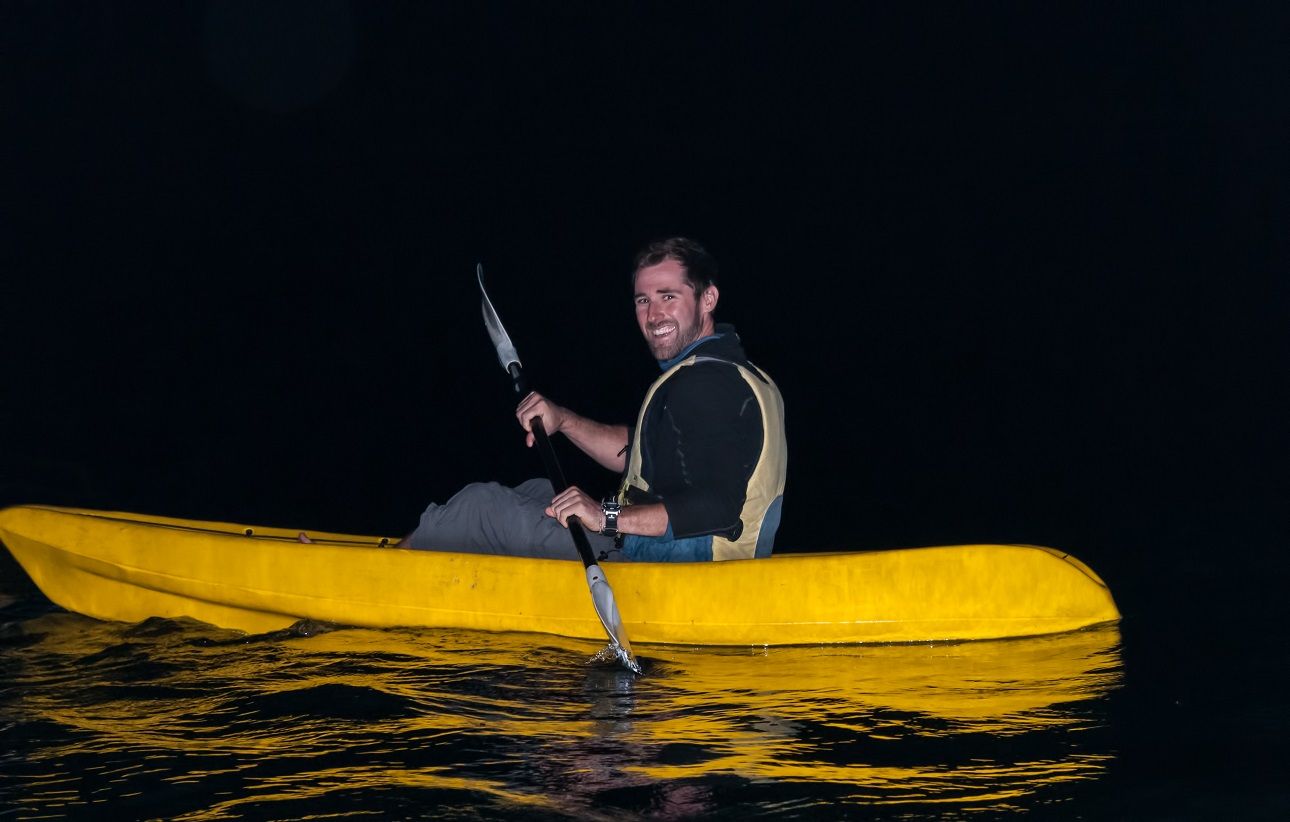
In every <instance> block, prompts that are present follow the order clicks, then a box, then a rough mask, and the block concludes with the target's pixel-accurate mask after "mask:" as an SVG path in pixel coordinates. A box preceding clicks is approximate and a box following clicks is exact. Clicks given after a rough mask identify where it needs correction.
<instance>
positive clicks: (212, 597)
mask: <svg viewBox="0 0 1290 822" xmlns="http://www.w3.org/2000/svg"><path fill="white" fill-rule="evenodd" d="M309 533H310V536H311V538H312V539H313V542H312V543H311V544H302V543H300V542H299V541H297V539H296V535H297V534H298V530H293V529H284V528H263V527H259V526H247V525H237V524H231V523H218V522H201V521H196V520H184V519H173V518H168V517H156V516H145V515H140V514H127V513H116V512H105V511H89V510H80V509H73V508H55V507H48V506H36V505H26V506H17V507H12V508H6V509H4V510H3V511H0V539H3V541H4V543H5V545H7V546H8V548H9V550H10V552H11V553H12V554H13V555H14V557H15V558H16V559H17V560H18V562H19V563H20V564H21V565H22V566H23V568H24V569H25V570H26V572H27V574H28V575H30V576H31V578H32V580H33V581H34V582H35V583H36V585H38V586H39V587H40V589H41V590H42V591H43V592H44V593H45V595H46V596H48V597H49V598H50V599H51V600H53V601H54V602H55V603H57V604H58V605H61V606H62V607H64V608H66V609H68V610H70V611H75V612H77V613H81V614H85V615H87V616H91V617H95V618H98V619H105V620H118V621H124V622H137V621H139V620H143V619H146V618H148V617H153V616H158V617H191V618H193V619H198V620H201V621H203V622H208V623H211V624H214V625H219V626H222V627H226V628H234V629H238V630H242V631H249V632H260V631H270V630H276V629H279V628H285V627H287V626H288V625H291V624H292V623H294V622H296V621H298V620H300V619H314V620H320V621H325V622H333V623H338V624H342V625H353V626H361V627H372V628H383V627H427V628H466V629H473V630H484V631H528V632H536V633H545V634H556V635H560V636H567V637H579V638H585V639H603V638H604V629H603V628H602V626H601V624H600V621H599V619H598V618H597V616H596V612H595V609H594V608H593V606H592V602H591V598H590V596H589V595H588V593H587V583H586V578H585V576H584V573H583V568H582V565H581V563H579V562H576V561H563V560H550V559H520V558H515V557H497V556H486V555H479V554H457V553H448V552H439V551H414V550H408V549H402V548H394V547H390V546H391V544H392V543H393V542H394V540H392V539H382V538H378V537H363V536H350V535H345V534H327V533H319V532H315V531H310V532H309ZM602 567H603V568H604V572H605V575H606V577H607V578H608V580H609V583H610V585H611V586H613V590H614V594H615V597H616V600H617V603H618V608H619V610H620V611H621V613H622V617H623V621H624V625H625V628H626V631H627V635H628V636H629V637H630V638H631V640H632V642H633V643H672V644H680V645H813V644H821V643H869V642H927V641H954V640H973V639H999V638H1006V637H1021V636H1037V635H1041V634H1051V633H1060V632H1063V631H1073V630H1077V629H1080V628H1086V627H1089V626H1093V625H1099V624H1103V623H1109V622H1115V621H1117V620H1118V619H1119V618H1120V613H1119V611H1118V610H1117V609H1116V606H1115V601H1114V600H1113V599H1112V597H1111V592H1110V591H1109V590H1108V588H1107V586H1106V584H1105V583H1104V582H1103V581H1102V580H1101V579H1100V578H1099V577H1098V576H1097V574H1095V573H1094V572H1093V571H1092V569H1090V568H1089V567H1088V566H1086V565H1084V564H1083V563H1082V562H1080V561H1079V560H1078V559H1076V558H1075V557H1073V556H1070V555H1069V554H1067V553H1065V552H1062V551H1057V550H1054V549H1052V548H1041V547H1035V546H1029V545H959V546H951V547H942V548H905V549H898V550H890V551H869V552H859V553H819V554H782V555H776V556H773V557H770V558H769V559H751V560H733V561H729V562H704V563H632V562H622V563H607V564H605V565H604V566H602Z"/></svg>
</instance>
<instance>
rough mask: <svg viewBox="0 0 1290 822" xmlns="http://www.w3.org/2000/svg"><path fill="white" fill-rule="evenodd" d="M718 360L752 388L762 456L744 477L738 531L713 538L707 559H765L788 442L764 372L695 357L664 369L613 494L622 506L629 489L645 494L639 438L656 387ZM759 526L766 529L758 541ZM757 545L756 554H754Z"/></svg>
mask: <svg viewBox="0 0 1290 822" xmlns="http://www.w3.org/2000/svg"><path fill="white" fill-rule="evenodd" d="M703 362H719V363H724V364H725V365H729V366H731V367H733V368H737V369H739V374H740V376H742V377H743V379H744V382H746V383H748V387H749V388H750V389H752V393H753V396H754V397H755V398H756V399H757V404H758V405H759V406H760V407H761V430H762V441H761V454H760V455H759V456H758V458H757V465H756V466H755V467H754V468H753V472H752V476H750V477H749V478H748V486H747V491H746V493H745V494H744V505H743V508H742V509H741V511H740V513H739V521H740V522H741V523H742V526H743V527H742V530H741V531H740V532H739V535H738V536H737V537H735V538H734V539H727V538H726V537H723V536H720V535H717V534H713V535H712V558H713V559H714V560H726V559H752V558H753V557H764V556H769V555H770V551H771V543H772V542H773V539H774V531H775V529H777V528H778V527H779V509H780V505H781V504H782V499H783V496H784V477H785V472H786V469H787V467H788V444H787V442H786V441H785V437H784V398H783V396H781V395H780V393H779V388H777V387H776V386H775V383H774V382H772V381H771V379H770V377H768V376H766V375H765V374H764V373H763V372H761V371H759V370H757V369H755V368H750V367H747V366H743V365H740V364H739V363H735V362H731V361H730V360H725V359H720V358H717V357H705V356H701V355H698V354H696V355H694V356H691V357H687V358H686V359H684V360H682V361H681V362H679V363H677V364H676V365H674V366H672V367H671V368H669V369H668V370H667V371H665V372H664V373H663V375H662V376H660V377H659V378H658V379H657V380H655V381H654V384H653V385H651V386H650V387H649V391H647V392H646V393H645V401H644V402H642V403H641V410H640V413H639V414H638V415H637V418H636V430H635V433H634V435H633V438H632V445H631V450H630V452H629V454H630V458H629V459H628V462H627V466H626V470H625V471H624V473H623V481H622V485H621V486H620V487H619V491H618V501H619V503H620V504H622V505H628V504H630V499H629V496H628V491H629V490H630V489H632V488H636V489H639V490H640V491H643V492H646V493H650V487H649V483H648V482H646V481H645V478H644V477H642V476H641V465H642V448H641V435H642V432H643V431H644V429H645V418H646V412H647V411H649V406H650V403H651V402H652V401H653V399H654V395H655V394H656V393H657V392H658V389H659V388H660V387H661V386H662V385H663V384H664V383H665V382H667V381H668V380H670V379H671V378H672V377H674V376H676V374H677V373H678V372H679V371H680V370H681V369H682V368H687V367H689V366H691V365H694V364H696V363H703ZM763 526H765V527H766V528H767V529H768V530H767V533H766V535H765V538H763V537H762V530H763ZM759 547H760V549H761V550H758V549H759Z"/></svg>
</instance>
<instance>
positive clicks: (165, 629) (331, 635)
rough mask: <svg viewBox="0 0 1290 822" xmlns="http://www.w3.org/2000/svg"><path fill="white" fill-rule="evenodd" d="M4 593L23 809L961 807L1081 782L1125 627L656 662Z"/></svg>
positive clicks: (1090, 777) (904, 811) (1045, 796)
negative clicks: (100, 613) (56, 605)
mask: <svg viewBox="0 0 1290 822" xmlns="http://www.w3.org/2000/svg"><path fill="white" fill-rule="evenodd" d="M24 609H25V612H23V611H24ZM8 610H9V612H10V613H9V614H8V615H9V616H10V617H11V618H10V619H9V620H8V621H7V622H6V624H5V627H4V634H3V643H4V659H5V663H4V676H3V686H4V690H3V697H0V722H2V723H3V725H2V726H0V727H2V731H0V733H2V735H3V738H4V740H5V754H4V773H5V776H4V781H3V783H0V784H3V796H4V798H5V804H6V805H7V806H8V807H9V808H10V809H11V810H13V811H15V812H17V814H18V815H19V816H22V817H24V818H42V817H60V816H81V815H89V814H91V813H94V812H96V810H98V809H103V810H107V809H110V810H111V813H112V814H113V815H122V816H128V817H167V818H185V819H186V818H192V819H197V818H202V819H228V818H281V819H291V818H305V817H314V816H324V817H344V816H370V815H374V814H378V815H395V816H404V815H407V816H420V815H429V814H433V815H439V816H447V817H453V816H463V817H485V818H490V817H527V816H531V815H534V814H537V815H549V816H570V817H596V816H605V817H609V816H618V815H620V813H621V812H623V811H626V812H629V813H631V814H639V815H658V816H663V817H673V816H690V815H697V814H712V813H720V814H724V815H729V816H742V815H747V814H750V813H759V814H763V815H770V816H796V815H803V814H806V815H810V814H815V813H821V814H825V813H827V814H838V813H849V814H860V813H862V812H867V811H877V810H882V811H883V812H884V813H886V814H891V815H900V816H907V815H908V816H920V815H925V814H928V815H933V816H955V815H970V814H971V812H974V811H980V810H995V811H1011V810H1026V809H1033V808H1043V807H1050V806H1054V805H1062V804H1068V803H1071V802H1072V801H1075V800H1077V799H1078V798H1079V797H1081V796H1082V795H1086V794H1087V793H1089V792H1090V791H1096V790H1097V789H1098V788H1097V786H1098V783H1099V781H1100V780H1101V779H1103V778H1104V777H1105V775H1106V772H1107V770H1108V769H1109V768H1112V767H1114V762H1115V757H1116V744H1115V740H1114V737H1113V735H1112V734H1111V733H1110V732H1109V728H1108V719H1107V715H1108V708H1109V700H1110V699H1111V698H1112V695H1113V694H1114V693H1115V692H1116V690H1117V689H1119V688H1120V687H1122V684H1123V667H1122V663H1121V657H1120V638H1119V632H1118V631H1117V630H1115V629H1113V628H1112V629H1103V630H1095V631H1088V632H1080V633H1075V634H1068V635H1063V636H1056V637H1047V638H1037V639H1029V640H1021V641H1013V642H989V643H970V644H958V645H944V646H939V645H918V646H881V647H845V648H835V647H815V648H786V649H774V648H772V649H755V650H748V649H739V650H734V649H727V650H712V649H686V648H648V649H645V650H644V653H643V658H644V660H645V662H646V664H647V666H648V671H647V675H646V676H644V677H641V678H637V677H634V676H632V675H631V674H629V673H627V672H625V671H623V670H620V669H617V668H614V667H597V666H589V665H588V664H587V660H588V658H589V657H590V656H591V655H592V654H593V653H594V652H595V651H596V650H597V646H596V645H595V644H594V643H583V642H577V641H572V640H562V639H557V638H550V637H542V636H529V635H493V634H478V633H470V632H432V631H396V630H387V631H373V630H359V629H337V630H328V629H327V627H326V626H317V625H308V624H302V625H299V626H297V627H296V628H295V629H293V630H290V631H283V632H277V633H274V634H267V635H261V636H254V637H245V636H242V635H240V634H237V633H235V632H229V631H225V630H221V629H216V628H212V627H210V626H206V625H202V624H199V623H192V622H184V621H170V620H160V619H157V620H148V621H146V622H143V623H140V624H137V625H124V624H114V623H103V622H98V621H95V620H92V619H88V618H85V617H81V616H79V615H74V614H68V613H64V612H61V611H57V610H51V609H42V608H33V607H31V605H30V603H28V604H27V605H25V606H24V605H11V606H10V608H9V609H8ZM15 610H16V611H19V613H16V614H15V613H13V612H14V611H15ZM42 611H43V612H42ZM15 616H16V618H13V617H15Z"/></svg>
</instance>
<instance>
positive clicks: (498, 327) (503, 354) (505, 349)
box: [475, 263, 523, 374]
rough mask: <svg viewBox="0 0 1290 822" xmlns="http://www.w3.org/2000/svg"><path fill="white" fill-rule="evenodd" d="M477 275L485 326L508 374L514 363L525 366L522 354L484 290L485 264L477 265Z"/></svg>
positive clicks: (499, 359)
mask: <svg viewBox="0 0 1290 822" xmlns="http://www.w3.org/2000/svg"><path fill="white" fill-rule="evenodd" d="M475 276H476V277H478V279H479V293H480V294H481V295H483V298H484V299H483V310H484V327H485V328H487V329H488V338H489V339H491V340H492V341H493V348H496V349H497V360H498V362H500V363H501V364H502V369H503V370H504V371H506V372H507V373H508V374H509V373H510V371H511V366H512V365H519V366H521V367H522V366H523V364H522V363H521V362H520V355H519V354H517V353H515V345H514V343H512V342H511V337H510V335H509V334H507V333H506V329H505V328H503V327H502V320H501V318H500V317H498V316H497V310H496V309H494V308H493V301H492V300H490V299H488V292H487V291H485V290H484V264H483V263H477V264H476V265H475Z"/></svg>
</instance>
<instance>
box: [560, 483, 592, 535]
mask: <svg viewBox="0 0 1290 822" xmlns="http://www.w3.org/2000/svg"><path fill="white" fill-rule="evenodd" d="M546 515H547V516H548V517H555V519H556V521H557V522H559V523H560V524H561V525H563V526H564V527H565V528H568V527H569V517H577V518H578V519H580V520H582V527H583V528H586V529H587V530H588V531H594V532H595V533H597V534H599V533H600V532H601V531H603V530H605V512H604V511H603V510H601V508H600V503H599V502H597V501H596V500H594V499H592V498H591V497H589V496H587V495H586V494H585V493H583V491H582V489H581V488H579V487H577V486H576V485H574V486H570V487H569V488H566V489H565V490H564V491H561V492H560V493H559V494H556V496H555V499H553V500H551V504H550V505H548V506H547V509H546Z"/></svg>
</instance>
